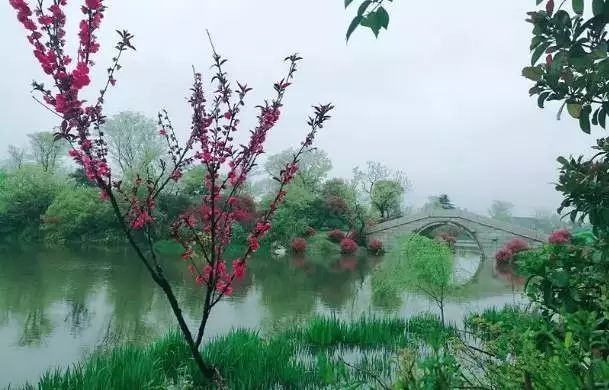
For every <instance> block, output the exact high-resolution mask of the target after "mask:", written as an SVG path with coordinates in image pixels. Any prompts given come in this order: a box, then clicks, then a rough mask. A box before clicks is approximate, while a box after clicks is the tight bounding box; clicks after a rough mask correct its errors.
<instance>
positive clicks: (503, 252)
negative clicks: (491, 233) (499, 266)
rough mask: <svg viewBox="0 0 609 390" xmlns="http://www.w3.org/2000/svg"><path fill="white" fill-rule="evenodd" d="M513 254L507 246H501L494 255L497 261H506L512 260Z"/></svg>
mask: <svg viewBox="0 0 609 390" xmlns="http://www.w3.org/2000/svg"><path fill="white" fill-rule="evenodd" d="M513 255H514V254H513V253H512V251H511V250H509V249H508V248H501V249H499V251H498V252H497V254H496V255H495V259H497V261H499V262H502V263H507V262H509V261H510V260H512V257H513Z"/></svg>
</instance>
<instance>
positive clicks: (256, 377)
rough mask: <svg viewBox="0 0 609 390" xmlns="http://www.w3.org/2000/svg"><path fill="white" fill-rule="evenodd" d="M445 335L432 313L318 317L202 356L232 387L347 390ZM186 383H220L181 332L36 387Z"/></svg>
mask: <svg viewBox="0 0 609 390" xmlns="http://www.w3.org/2000/svg"><path fill="white" fill-rule="evenodd" d="M446 332H447V331H446V330H444V329H442V328H441V325H440V323H439V320H438V319H437V318H436V317H434V316H431V315H426V316H417V317H413V318H410V319H407V320H404V319H399V318H376V317H362V318H359V319H357V320H354V321H344V320H340V319H338V318H336V317H315V318H313V319H311V320H309V321H308V322H306V323H305V324H303V325H302V326H295V327H293V328H290V329H288V330H285V331H282V332H279V333H275V334H274V335H272V336H270V337H263V336H262V335H260V334H259V333H258V332H255V331H252V330H233V331H231V332H229V333H228V334H226V335H224V336H220V337H217V338H214V339H212V340H210V341H209V342H207V343H206V345H205V346H204V347H203V350H202V353H203V356H204V359H205V360H206V361H207V362H209V364H211V365H212V366H213V367H215V368H216V370H217V371H218V373H219V377H220V378H221V385H222V386H225V387H227V388H230V389H269V388H323V387H328V386H330V387H333V388H349V387H351V386H356V385H358V384H359V385H365V384H368V385H369V384H372V383H374V381H376V380H377V378H376V376H378V377H380V378H390V377H391V375H392V372H395V361H396V359H395V357H396V356H397V353H398V351H399V350H400V349H401V348H404V347H406V346H407V345H408V344H409V343H412V342H415V341H416V340H436V339H439V338H441V337H444V336H445V335H446ZM347 361H349V363H347ZM184 383H190V385H192V386H194V387H195V388H216V387H217V385H218V384H217V383H214V384H210V383H206V382H205V381H204V380H203V379H202V378H201V377H200V375H199V372H198V370H197V368H196V366H195V365H194V363H193V362H192V358H191V356H190V352H189V349H188V347H187V346H186V345H185V344H184V342H183V341H182V337H181V335H180V334H179V333H177V332H171V333H169V334H168V335H167V336H165V337H164V338H162V339H160V340H159V341H157V342H155V343H153V344H151V345H149V346H148V347H135V346H124V347H119V348H115V349H113V350H110V351H107V352H101V353H96V354H94V355H92V356H91V357H89V358H88V359H86V360H84V361H83V362H81V363H79V364H76V365H74V366H72V367H70V368H68V369H65V370H60V369H57V370H52V371H48V372H47V373H45V374H44V375H43V376H42V378H41V379H40V381H39V382H38V384H37V385H38V386H37V387H38V388H39V389H42V390H45V389H53V390H81V389H82V390H84V389H86V390H89V389H92V390H97V389H100V390H101V389H118V390H122V389H125V390H127V389H161V388H163V389H166V388H181V387H180V386H184ZM175 384H178V385H175ZM180 384H181V385H180ZM364 387H365V386H364ZM29 388H33V387H32V386H30V387H29ZM351 388H353V387H351Z"/></svg>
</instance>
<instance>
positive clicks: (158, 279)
mask: <svg viewBox="0 0 609 390" xmlns="http://www.w3.org/2000/svg"><path fill="white" fill-rule="evenodd" d="M102 189H103V187H102ZM108 195H109V196H110V202H111V203H112V207H113V209H114V213H115V214H116V216H117V218H118V220H119V223H120V224H121V227H122V228H123V231H124V232H125V235H126V236H127V240H128V241H129V244H131V247H132V248H133V249H134V250H135V253H136V254H137V256H138V258H139V259H140V260H141V261H142V263H144V266H145V267H146V269H147V270H148V272H149V273H150V276H151V277H152V280H154V282H155V283H156V284H157V285H158V286H159V287H161V289H162V290H163V292H164V293H165V296H166V297H167V300H168V301H169V304H170V306H171V310H172V311H173V314H174V316H175V317H176V319H177V320H178V325H179V326H180V330H181V331H182V336H183V337H184V339H185V340H186V343H187V344H188V347H189V348H190V352H191V354H192V357H193V359H194V361H195V363H196V364H197V367H198V368H199V371H200V372H201V374H202V375H203V376H204V377H205V378H207V379H210V380H212V379H213V378H214V377H215V371H214V369H213V368H212V367H210V366H209V365H207V364H206V363H205V362H204V361H203V357H202V356H201V353H200V352H199V349H198V347H197V344H195V342H194V340H193V338H192V334H191V333H190V329H189V328H188V324H186V320H184V316H183V315H182V309H180V305H179V303H178V300H177V299H176V297H175V294H174V293H173V290H172V289H171V286H170V284H169V282H168V281H167V279H165V276H164V275H163V274H162V273H161V272H155V270H154V269H153V268H152V266H151V265H150V263H149V262H148V259H146V256H144V254H143V253H142V251H141V249H140V247H139V246H138V245H137V243H136V242H135V240H134V239H133V236H132V235H131V231H130V230H129V227H128V226H127V224H126V223H125V220H124V219H123V217H122V215H121V211H120V208H119V206H118V203H117V202H116V198H115V197H114V194H113V193H112V192H111V191H108ZM157 267H158V266H157ZM159 271H160V270H159Z"/></svg>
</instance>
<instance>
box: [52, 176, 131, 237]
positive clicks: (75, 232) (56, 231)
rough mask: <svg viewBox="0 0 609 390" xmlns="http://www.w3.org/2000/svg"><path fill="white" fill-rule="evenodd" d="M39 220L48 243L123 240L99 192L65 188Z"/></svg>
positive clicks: (114, 217)
mask: <svg viewBox="0 0 609 390" xmlns="http://www.w3.org/2000/svg"><path fill="white" fill-rule="evenodd" d="M42 219H43V222H44V226H43V231H44V238H45V241H46V242H48V243H54V244H57V243H62V242H65V241H81V242H87V241H99V240H101V241H108V240H116V239H119V237H122V236H121V231H120V227H119V225H118V222H117V221H116V216H115V214H114V211H113V210H112V206H111V204H110V202H104V201H101V200H100V198H99V190H98V189H95V188H90V187H82V186H77V187H71V188H66V189H64V190H63V191H62V192H60V193H59V195H57V197H56V198H55V199H54V200H53V203H51V205H50V206H49V208H48V209H47V210H46V213H45V214H44V216H43V217H42Z"/></svg>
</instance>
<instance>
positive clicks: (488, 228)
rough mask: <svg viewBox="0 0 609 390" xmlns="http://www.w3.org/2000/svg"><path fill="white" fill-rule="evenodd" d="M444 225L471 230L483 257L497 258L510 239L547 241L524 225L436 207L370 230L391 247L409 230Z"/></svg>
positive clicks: (532, 241)
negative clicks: (397, 238) (396, 238)
mask: <svg viewBox="0 0 609 390" xmlns="http://www.w3.org/2000/svg"><path fill="white" fill-rule="evenodd" d="M440 226H454V227H456V228H459V229H462V230H463V231H464V232H465V233H467V234H468V235H469V236H470V237H471V238H472V240H473V241H474V243H475V244H476V246H478V248H480V251H481V252H482V257H483V259H487V258H494V256H495V253H496V252H497V250H498V249H499V248H501V247H502V246H503V244H505V243H506V242H507V241H509V240H511V239H513V238H521V239H523V240H525V241H527V242H528V243H529V245H531V246H537V245H540V244H541V243H543V242H545V241H546V237H547V235H546V234H545V233H542V232H539V231H536V230H532V229H528V228H526V227H523V226H519V225H514V224H511V223H507V222H503V221H499V220H496V219H492V218H488V217H483V216H481V215H477V214H474V213H471V212H468V211H463V210H433V211H429V212H425V213H420V214H416V215H409V216H405V217H401V218H396V219H392V220H390V221H385V222H382V223H379V224H378V225H375V226H372V227H370V228H368V229H367V230H366V234H367V235H368V238H370V239H379V240H381V241H383V242H384V243H385V244H387V246H388V247H389V248H390V247H391V242H392V241H393V238H394V237H397V236H400V235H403V234H408V233H424V232H425V231H430V230H431V229H434V228H436V227H440Z"/></svg>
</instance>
